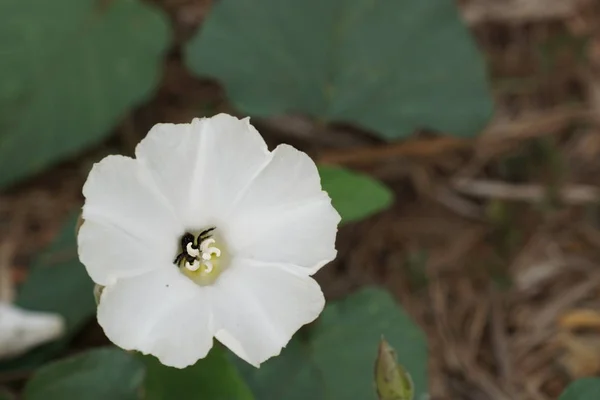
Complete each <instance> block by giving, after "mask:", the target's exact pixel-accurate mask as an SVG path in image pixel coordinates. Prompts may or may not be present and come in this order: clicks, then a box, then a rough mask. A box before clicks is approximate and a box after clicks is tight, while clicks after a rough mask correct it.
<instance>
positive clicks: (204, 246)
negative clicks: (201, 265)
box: [200, 238, 221, 260]
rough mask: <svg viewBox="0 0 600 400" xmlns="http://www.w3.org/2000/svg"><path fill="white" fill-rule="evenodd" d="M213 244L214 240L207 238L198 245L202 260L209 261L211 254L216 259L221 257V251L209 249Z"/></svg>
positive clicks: (214, 248) (215, 248) (213, 248)
mask: <svg viewBox="0 0 600 400" xmlns="http://www.w3.org/2000/svg"><path fill="white" fill-rule="evenodd" d="M213 243H215V239H213V238H209V239H206V240H205V241H203V242H202V243H200V250H202V259H204V260H210V259H211V258H212V256H213V254H214V255H215V256H217V257H221V250H220V249H219V248H217V247H209V246H210V245H211V244H213Z"/></svg>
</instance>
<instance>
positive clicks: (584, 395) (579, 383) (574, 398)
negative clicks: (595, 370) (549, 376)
mask: <svg viewBox="0 0 600 400" xmlns="http://www.w3.org/2000/svg"><path fill="white" fill-rule="evenodd" d="M597 399H600V378H581V379H578V380H576V381H575V382H573V383H571V384H570V385H569V387H567V389H566V390H565V391H564V393H563V394H562V395H561V396H560V398H559V400H597Z"/></svg>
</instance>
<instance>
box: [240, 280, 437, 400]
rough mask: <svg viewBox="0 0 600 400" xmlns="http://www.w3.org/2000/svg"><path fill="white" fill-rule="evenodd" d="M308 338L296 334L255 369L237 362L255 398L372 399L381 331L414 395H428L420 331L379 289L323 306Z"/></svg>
mask: <svg viewBox="0 0 600 400" xmlns="http://www.w3.org/2000/svg"><path fill="white" fill-rule="evenodd" d="M308 333H309V337H308V340H304V341H303V340H302V339H300V338H299V337H298V335H296V337H295V338H294V339H293V340H292V342H291V343H290V344H289V345H288V347H287V348H286V349H285V350H284V351H283V352H282V354H281V355H280V356H278V357H275V358H273V359H272V360H269V361H267V362H266V363H264V364H262V365H261V367H260V369H255V368H253V367H251V366H247V365H245V364H244V363H243V362H240V366H239V368H240V371H241V372H242V374H243V375H244V376H246V378H247V379H248V382H249V384H250V386H251V387H252V389H253V391H254V393H255V396H256V398H257V399H265V400H270V399H278V400H291V399H294V400H302V399H311V400H325V399H327V400H337V399H364V400H368V399H371V400H374V399H376V393H375V387H374V383H373V380H374V376H373V371H374V365H375V359H376V357H377V347H378V344H379V341H380V340H381V336H382V335H384V336H385V338H386V340H388V341H389V342H390V343H391V344H392V345H393V346H394V348H395V350H396V353H397V354H398V361H399V362H400V363H401V364H402V365H403V366H404V367H405V368H406V370H407V371H408V372H409V373H410V374H411V376H412V378H413V380H414V384H415V399H420V398H422V396H423V395H424V394H425V393H427V347H426V342H425V337H424V335H423V333H422V332H421V330H420V329H419V328H418V327H417V326H415V324H414V323H413V322H412V321H411V320H410V318H409V317H408V315H406V313H404V311H402V309H401V308H399V307H398V305H397V304H396V303H395V302H394V300H393V299H392V298H391V297H390V295H389V294H388V293H387V292H385V291H383V290H380V289H374V288H368V289H364V290H362V291H360V292H358V293H356V294H354V295H351V296H350V297H348V298H347V299H345V300H342V301H339V302H336V303H330V304H328V305H327V307H326V308H325V310H324V311H323V314H322V315H321V317H320V318H319V320H318V321H317V323H316V324H315V325H314V326H313V327H311V330H310V331H308Z"/></svg>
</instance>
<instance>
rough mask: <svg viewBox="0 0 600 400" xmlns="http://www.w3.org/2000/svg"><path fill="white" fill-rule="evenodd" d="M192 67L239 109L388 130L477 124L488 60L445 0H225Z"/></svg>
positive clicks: (484, 108) (193, 51) (485, 103)
mask: <svg viewBox="0 0 600 400" xmlns="http://www.w3.org/2000/svg"><path fill="white" fill-rule="evenodd" d="M186 56H187V62H188V65H189V67H190V69H191V70H192V71H194V72H195V73H197V74H198V75H202V76H209V77H213V78H216V79H217V80H218V81H220V82H221V83H222V84H223V85H224V86H225V89H226V90H227V93H228V95H229V97H230V100H231V101H232V102H233V104H234V105H235V106H236V107H237V108H238V109H240V110H241V111H243V112H245V113H249V114H252V115H257V116H264V117H268V116H273V115H277V114H283V113H287V112H298V113H305V114H308V115H312V116H314V117H316V118H318V119H320V120H324V121H328V122H330V121H342V122H350V123H354V124H356V125H358V126H361V127H363V128H366V129H369V130H371V131H373V133H375V134H377V135H380V136H382V137H383V138H387V139H394V138H399V137H405V136H408V135H410V134H412V133H414V132H415V130H417V129H434V130H438V131H441V132H445V133H449V134H454V135H458V136H472V135H475V134H477V133H479V131H480V129H481V128H482V127H483V125H484V124H485V123H486V122H487V121H488V119H489V118H490V116H491V113H492V99H491V97H490V93H489V91H488V84H487V81H486V72H485V68H484V60H483V58H482V56H481V55H480V53H479V52H478V51H477V49H476V47H475V44H474V42H473V40H472V38H471V36H470V35H469V32H468V30H467V28H466V26H465V25H464V23H463V22H462V21H461V20H460V18H459V15H458V12H457V9H456V5H455V4H454V2H453V1H451V0H438V1H414V0H411V1H406V0H405V1H372V0H328V1H324V0H304V1H297V0H261V1H249V0H228V1H221V2H218V3H217V4H215V5H214V7H213V9H212V11H211V12H210V13H209V15H208V17H207V18H206V20H205V22H204V24H203V26H202V29H201V30H200V31H199V33H198V35H197V36H196V37H195V38H194V39H193V40H192V41H191V42H190V43H189V45H188V47H187V51H186Z"/></svg>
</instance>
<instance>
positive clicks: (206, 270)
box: [202, 261, 213, 274]
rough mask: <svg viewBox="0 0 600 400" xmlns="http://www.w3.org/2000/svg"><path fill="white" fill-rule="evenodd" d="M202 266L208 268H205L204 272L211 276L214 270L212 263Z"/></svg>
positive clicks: (207, 262)
mask: <svg viewBox="0 0 600 400" xmlns="http://www.w3.org/2000/svg"><path fill="white" fill-rule="evenodd" d="M202 264H203V265H204V266H205V267H206V268H204V272H206V273H207V274H210V273H211V272H212V270H213V265H212V262H210V261H204V262H202Z"/></svg>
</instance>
